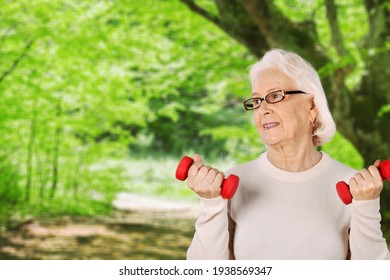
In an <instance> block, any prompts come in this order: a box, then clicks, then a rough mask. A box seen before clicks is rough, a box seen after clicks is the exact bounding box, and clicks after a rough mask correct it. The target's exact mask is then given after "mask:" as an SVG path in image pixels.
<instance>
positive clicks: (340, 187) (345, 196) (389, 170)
mask: <svg viewBox="0 0 390 280" xmlns="http://www.w3.org/2000/svg"><path fill="white" fill-rule="evenodd" d="M378 170H379V173H380V174H381V176H382V179H383V180H385V179H386V180H387V181H390V160H384V161H382V162H381V164H380V165H379V167H378ZM336 190H337V193H338V195H339V197H340V199H341V201H342V202H344V204H346V205H348V204H350V203H351V202H352V195H351V192H350V191H349V186H348V184H347V183H345V182H343V181H340V182H338V183H337V184H336Z"/></svg>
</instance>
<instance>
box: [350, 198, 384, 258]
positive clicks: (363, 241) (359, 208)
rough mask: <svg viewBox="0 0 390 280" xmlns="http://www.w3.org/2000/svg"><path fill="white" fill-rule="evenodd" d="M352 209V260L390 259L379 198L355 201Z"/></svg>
mask: <svg viewBox="0 0 390 280" xmlns="http://www.w3.org/2000/svg"><path fill="white" fill-rule="evenodd" d="M351 207H352V209H351V231H350V237H349V239H350V240H349V241H350V248H351V259H352V260H354V259H366V260H374V259H382V260H383V259H390V252H389V249H388V247H387V243H386V240H385V239H384V238H383V233H382V231H381V224H380V221H381V214H380V212H379V209H380V203H379V198H377V199H374V200H353V202H352V205H351Z"/></svg>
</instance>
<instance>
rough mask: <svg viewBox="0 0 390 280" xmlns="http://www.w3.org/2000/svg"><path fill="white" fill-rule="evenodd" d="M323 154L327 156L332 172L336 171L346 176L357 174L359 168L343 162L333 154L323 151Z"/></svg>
mask: <svg viewBox="0 0 390 280" xmlns="http://www.w3.org/2000/svg"><path fill="white" fill-rule="evenodd" d="M322 154H323V156H324V157H326V160H327V161H328V164H329V168H330V169H331V171H332V172H334V173H340V174H343V175H345V176H350V177H352V176H353V175H355V174H356V173H357V172H359V171H358V170H357V169H355V168H353V167H351V166H349V165H347V164H345V163H342V162H341V161H339V160H337V159H335V158H333V157H332V156H331V155H329V154H327V153H325V152H322Z"/></svg>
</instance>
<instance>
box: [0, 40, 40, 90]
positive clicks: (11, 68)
mask: <svg viewBox="0 0 390 280" xmlns="http://www.w3.org/2000/svg"><path fill="white" fill-rule="evenodd" d="M33 43H34V40H30V41H29V42H28V43H27V44H26V46H25V47H24V49H23V51H22V53H21V54H20V55H19V56H18V57H17V58H16V59H15V60H14V62H13V63H12V65H11V67H10V68H8V69H7V70H6V71H5V72H4V73H3V74H2V75H1V76H0V83H1V82H2V81H3V80H4V79H5V78H6V77H7V76H8V75H10V74H11V73H12V71H14V70H15V68H16V67H17V66H18V64H19V62H20V61H21V60H22V59H23V58H24V57H25V56H26V54H27V52H28V50H29V49H30V48H31V46H32V44H33Z"/></svg>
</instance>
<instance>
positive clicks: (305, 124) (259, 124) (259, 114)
mask: <svg viewBox="0 0 390 280" xmlns="http://www.w3.org/2000/svg"><path fill="white" fill-rule="evenodd" d="M281 89H282V90H285V91H289V90H300V89H299V88H296V87H295V86H294V82H293V80H292V79H291V78H289V77H288V76H286V75H285V74H284V73H283V72H281V71H280V70H278V69H266V70H263V71H261V72H260V73H259V76H258V78H257V79H256V81H255V83H254V85H253V88H252V92H253V94H252V95H253V97H262V98H264V97H265V96H266V95H267V94H268V93H270V92H272V91H275V90H281ZM313 107H314V106H312V98H311V97H309V96H308V95H307V94H291V95H286V97H285V99H284V100H282V101H280V102H278V103H275V104H268V103H267V102H266V101H265V100H264V101H263V102H262V103H261V106H260V107H259V108H257V109H255V110H254V122H255V125H256V128H257V131H258V132H259V134H260V138H261V140H262V142H263V143H264V145H266V146H278V145H286V144H298V143H301V142H302V141H310V143H311V141H312V136H311V134H312V124H311V120H314V119H315V117H316V112H315V110H313Z"/></svg>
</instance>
